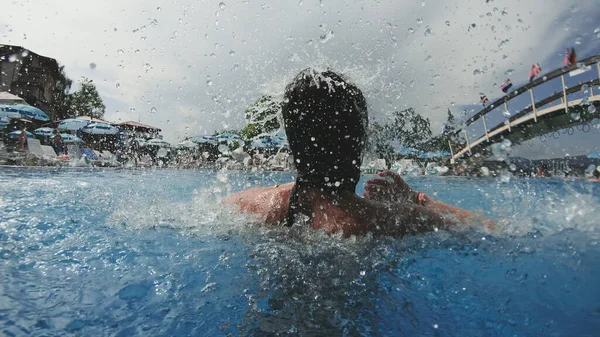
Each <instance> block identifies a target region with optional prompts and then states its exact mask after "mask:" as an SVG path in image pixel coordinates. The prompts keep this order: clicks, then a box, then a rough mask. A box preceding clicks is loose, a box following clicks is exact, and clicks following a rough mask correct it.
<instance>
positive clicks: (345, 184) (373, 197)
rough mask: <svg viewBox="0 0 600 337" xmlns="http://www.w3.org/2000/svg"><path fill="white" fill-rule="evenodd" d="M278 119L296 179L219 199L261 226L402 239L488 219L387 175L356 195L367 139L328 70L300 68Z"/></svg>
mask: <svg viewBox="0 0 600 337" xmlns="http://www.w3.org/2000/svg"><path fill="white" fill-rule="evenodd" d="M282 114H283V119H284V124H285V131H286V135H287V138H288V141H289V145H290V150H291V152H292V155H293V157H294V164H295V166H296V170H297V176H296V181H295V182H293V183H289V184H284V185H279V184H278V185H276V186H275V187H260V188H254V189H250V190H246V191H242V192H239V193H236V194H233V195H231V196H229V197H227V198H225V199H224V200H223V203H225V204H232V205H237V206H238V207H239V208H240V210H241V211H243V212H246V213H251V214H254V215H255V216H256V217H257V219H258V220H259V221H260V222H262V223H265V224H282V225H285V226H292V225H294V224H298V223H304V224H306V225H308V226H310V228H312V229H315V230H324V231H325V232H327V233H341V234H342V235H343V236H344V237H348V236H351V235H364V234H366V233H369V232H370V233H373V234H374V235H391V236H404V235H409V234H417V233H422V232H427V231H434V230H437V229H443V228H450V227H454V226H456V225H458V224H461V223H468V222H469V221H473V220H484V221H488V225H489V227H492V228H491V229H493V223H491V222H490V221H489V220H487V219H485V218H482V217H478V216H474V215H473V214H471V213H470V212H468V211H465V210H461V209H459V208H456V207H452V206H448V205H445V204H442V203H440V202H437V201H435V200H433V199H431V198H428V197H427V196H425V194H423V193H418V192H415V191H413V190H412V189H410V188H409V187H408V185H406V184H405V183H404V181H402V179H401V178H399V176H396V175H394V174H391V173H389V172H384V173H381V178H386V179H387V178H388V177H389V178H391V180H389V181H384V180H381V181H370V182H369V183H368V184H367V193H366V194H365V197H364V198H361V197H359V196H358V195H356V193H355V190H356V184H357V183H358V181H359V178H360V166H361V162H362V153H363V149H364V146H365V142H366V137H367V123H368V117H367V103H366V99H365V97H364V96H363V94H362V92H361V90H360V89H359V88H358V87H356V86H355V85H354V84H352V83H350V82H349V81H348V80H346V79H345V78H344V77H342V76H340V75H338V74H336V73H334V72H333V71H330V70H325V71H318V70H315V69H311V68H309V69H306V70H304V71H302V72H300V73H299V74H298V75H297V76H296V78H295V79H294V81H293V82H292V83H291V84H289V85H288V86H287V88H286V91H285V96H284V103H283V106H282Z"/></svg>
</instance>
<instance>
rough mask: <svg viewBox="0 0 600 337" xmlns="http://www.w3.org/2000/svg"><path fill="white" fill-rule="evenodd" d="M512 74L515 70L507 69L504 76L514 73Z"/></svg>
mask: <svg viewBox="0 0 600 337" xmlns="http://www.w3.org/2000/svg"><path fill="white" fill-rule="evenodd" d="M514 72H515V70H514V69H507V70H506V71H505V72H504V75H511V74H512V73H514Z"/></svg>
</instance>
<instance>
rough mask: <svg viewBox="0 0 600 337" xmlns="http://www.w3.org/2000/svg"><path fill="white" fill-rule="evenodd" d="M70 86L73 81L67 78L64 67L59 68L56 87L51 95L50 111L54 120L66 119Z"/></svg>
mask: <svg viewBox="0 0 600 337" xmlns="http://www.w3.org/2000/svg"><path fill="white" fill-rule="evenodd" d="M71 85H73V81H72V80H71V79H70V78H68V77H67V74H66V73H65V66H62V65H61V66H59V68H58V76H57V81H56V87H55V88H54V92H53V93H52V109H53V110H54V116H53V117H54V119H55V120H61V119H65V118H68V117H69V115H68V112H69V106H70V105H69V104H70V97H71V96H70V94H69V91H71Z"/></svg>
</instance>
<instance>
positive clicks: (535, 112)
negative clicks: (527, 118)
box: [529, 88, 537, 123]
mask: <svg viewBox="0 0 600 337" xmlns="http://www.w3.org/2000/svg"><path fill="white" fill-rule="evenodd" d="M529 96H531V108H532V109H533V121H534V122H536V123H537V109H536V108H535V99H534V98H533V88H531V89H529Z"/></svg>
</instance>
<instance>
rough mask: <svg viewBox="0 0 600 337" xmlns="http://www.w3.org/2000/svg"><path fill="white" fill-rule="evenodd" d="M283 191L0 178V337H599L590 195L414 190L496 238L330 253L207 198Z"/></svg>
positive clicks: (166, 181)
mask: <svg viewBox="0 0 600 337" xmlns="http://www.w3.org/2000/svg"><path fill="white" fill-rule="evenodd" d="M291 180H292V176H291V175H290V174H287V173H270V174H267V173H265V174H261V173H239V172H219V173H215V172H208V171H206V172H203V171H127V170H107V171H99V170H93V171H90V170H65V169H62V170H54V169H23V168H1V169H0V192H1V193H0V277H1V282H0V334H1V335H7V336H59V335H61V336H62V335H85V336H187V335H190V336H223V335H234V336H237V335H251V336H273V335H303V336H304V335H327V336H355V335H364V336H400V335H404V336H595V335H597V334H598V329H599V328H600V304H599V303H600V302H599V301H598V300H599V299H600V296H599V295H600V291H599V288H598V285H599V284H600V270H599V268H598V261H600V244H599V238H600V236H599V233H600V231H599V230H598V226H599V221H598V214H600V213H599V210H600V206H599V205H600V184H595V185H594V184H589V183H585V182H563V181H559V180H546V179H542V180H525V179H512V180H511V181H509V182H502V181H500V180H496V179H493V178H489V179H481V180H474V179H466V178H412V179H409V183H411V184H413V185H414V186H416V187H417V189H419V190H422V191H424V192H426V193H428V194H430V195H432V196H435V197H437V198H439V199H441V200H444V201H449V202H451V203H454V204H458V205H459V206H461V207H464V208H467V209H471V210H485V211H484V213H485V214H487V215H488V216H490V217H492V218H494V219H497V220H498V221H499V222H500V223H501V225H502V231H501V232H500V233H498V234H495V235H493V236H492V235H488V234H486V233H483V232H481V231H478V230H465V231H461V232H458V233H448V232H445V231H439V232H436V233H430V234H426V235H422V236H418V237H408V238H403V239H391V238H368V237H367V238H359V239H341V238H337V237H329V236H325V235H322V234H320V233H315V232H310V231H306V230H303V229H299V228H293V229H290V230H288V229H282V228H260V227H257V226H254V225H251V224H249V223H250V220H249V219H248V217H247V216H244V215H240V214H237V213H235V212H234V211H233V210H232V209H231V208H228V207H224V206H221V205H219V203H218V198H219V196H222V195H225V194H226V193H229V192H231V191H237V190H241V189H243V188H247V187H250V186H256V185H271V184H275V183H276V182H288V181H291Z"/></svg>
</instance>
